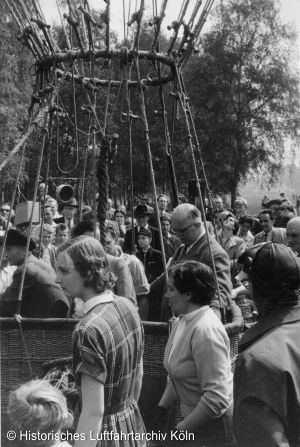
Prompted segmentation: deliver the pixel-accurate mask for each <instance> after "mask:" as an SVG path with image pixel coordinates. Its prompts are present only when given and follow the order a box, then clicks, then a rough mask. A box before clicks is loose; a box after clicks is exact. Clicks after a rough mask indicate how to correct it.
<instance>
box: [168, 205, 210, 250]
mask: <svg viewBox="0 0 300 447" xmlns="http://www.w3.org/2000/svg"><path fill="white" fill-rule="evenodd" d="M171 224H172V228H173V230H174V231H175V233H176V234H177V236H178V237H179V238H180V239H181V240H182V242H183V243H184V244H187V245H190V244H192V243H193V242H195V241H196V240H197V239H198V238H199V236H200V235H201V233H202V232H203V229H202V226H201V213H200V211H199V210H198V208H197V207H196V206H195V205H192V204H190V203H182V204H180V205H178V206H177V207H176V208H175V209H174V211H173V214H172V217H171Z"/></svg>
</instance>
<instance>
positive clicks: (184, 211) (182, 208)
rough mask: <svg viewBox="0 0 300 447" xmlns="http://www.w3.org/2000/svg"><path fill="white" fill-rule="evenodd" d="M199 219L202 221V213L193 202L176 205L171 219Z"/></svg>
mask: <svg viewBox="0 0 300 447" xmlns="http://www.w3.org/2000/svg"><path fill="white" fill-rule="evenodd" d="M195 219H196V220H197V222H201V213H200V211H199V210H198V208H197V207H196V206H195V205H192V204H191V203H181V204H180V205H178V206H176V208H175V209H174V211H173V213H172V217H171V221H172V223H173V221H174V222H175V221H176V222H180V221H182V220H195Z"/></svg>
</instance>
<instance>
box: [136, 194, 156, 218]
mask: <svg viewBox="0 0 300 447" xmlns="http://www.w3.org/2000/svg"><path fill="white" fill-rule="evenodd" d="M138 200H139V205H146V206H147V208H148V211H149V213H151V214H152V213H154V208H152V206H150V205H149V204H148V196H147V195H146V194H141V195H139V196H138ZM134 211H135V209H134Z"/></svg>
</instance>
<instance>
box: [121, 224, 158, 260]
mask: <svg viewBox="0 0 300 447" xmlns="http://www.w3.org/2000/svg"><path fill="white" fill-rule="evenodd" d="M148 229H149V230H150V231H151V233H152V241H151V247H153V248H154V249H155V250H159V251H161V245H160V239H159V231H158V229H157V228H154V227H151V226H150V225H149V226H148ZM132 231H134V240H135V245H136V247H137V246H138V235H137V234H138V227H137V226H135V227H134V228H133V229H132V228H130V229H129V230H128V231H126V234H125V240H124V247H123V251H124V253H129V254H132V252H133V250H132Z"/></svg>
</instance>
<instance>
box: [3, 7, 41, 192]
mask: <svg viewBox="0 0 300 447" xmlns="http://www.w3.org/2000/svg"><path fill="white" fill-rule="evenodd" d="M17 34H18V33H17V28H16V26H15V24H14V23H13V21H12V20H11V18H10V16H9V15H8V13H7V11H6V8H5V3H4V2H0V60H1V64H0V135H1V139H0V162H2V161H3V160H4V159H5V158H6V156H7V155H8V153H9V152H10V151H11V149H12V148H13V147H14V145H15V144H16V143H17V142H18V140H19V139H20V137H21V135H22V132H23V130H24V129H25V127H26V122H27V108H28V104H29V102H30V93H31V77H30V75H29V68H30V67H31V66H32V64H33V62H34V61H33V60H32V58H31V57H30V56H29V55H28V51H27V50H26V49H25V48H24V47H22V45H21V43H20V42H19V41H18V40H17V37H16V36H17ZM18 162H19V156H16V157H15V158H14V160H12V161H11V163H10V164H9V165H8V166H7V168H5V170H4V171H3V172H2V173H1V179H0V189H1V191H2V192H3V194H4V198H5V199H7V200H8V199H9V197H10V191H11V188H12V187H13V183H14V180H15V175H16V169H17V165H18ZM26 176H27V173H26V172H23V175H22V178H23V179H24V178H26Z"/></svg>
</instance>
